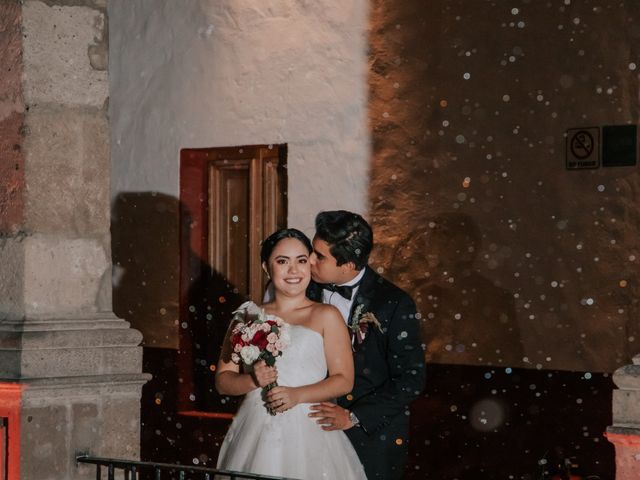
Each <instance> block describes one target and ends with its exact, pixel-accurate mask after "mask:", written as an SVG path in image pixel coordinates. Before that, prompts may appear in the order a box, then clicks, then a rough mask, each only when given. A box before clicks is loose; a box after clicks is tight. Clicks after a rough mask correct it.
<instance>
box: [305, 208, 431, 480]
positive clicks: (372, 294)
mask: <svg viewBox="0 0 640 480" xmlns="http://www.w3.org/2000/svg"><path fill="white" fill-rule="evenodd" d="M372 247H373V233H372V230H371V227H370V226H369V224H368V223H367V222H366V221H365V220H364V218H362V217H361V216H360V215H358V214H356V213H352V212H347V211H344V210H338V211H327V212H321V213H319V214H318V216H317V217H316V235H315V237H314V239H313V249H314V253H315V257H316V258H314V259H313V260H312V262H311V276H312V278H313V282H312V283H311V284H310V286H309V289H308V291H307V293H308V296H309V298H311V299H312V300H315V301H319V302H323V303H330V304H332V305H335V306H336V307H337V308H338V309H339V310H340V312H341V313H342V315H343V317H344V318H345V320H346V322H347V326H348V327H349V329H350V332H351V334H352V342H353V343H352V344H353V350H354V353H353V360H354V365H355V382H354V386H353V391H352V392H351V393H349V394H348V395H346V396H344V397H341V398H339V399H338V404H337V405H335V404H333V403H329V402H323V403H321V404H317V405H313V406H312V407H311V409H312V411H313V413H311V414H310V416H312V417H315V418H317V422H318V423H319V424H320V425H323V427H322V428H323V429H324V430H344V431H345V433H346V434H347V436H348V437H349V439H350V440H351V443H352V444H353V446H354V447H355V449H356V452H357V453H358V456H359V457H360V460H361V461H362V464H363V465H364V468H365V471H366V474H367V478H368V479H369V480H372V479H385V480H386V479H400V478H402V475H403V472H404V466H405V463H406V460H407V453H408V435H409V404H410V403H411V401H412V400H413V399H414V398H416V397H417V396H418V395H419V394H420V392H421V391H422V389H423V387H424V378H425V366H424V352H423V349H422V347H421V343H422V342H421V340H420V334H419V332H420V330H419V326H418V319H417V318H416V308H415V305H414V303H413V301H412V300H411V298H410V297H409V296H408V295H407V294H406V293H405V292H404V291H402V290H401V289H400V288H398V287H396V286H395V285H393V284H392V283H390V282H389V281H387V280H385V279H384V278H382V277H381V276H380V275H378V274H377V273H376V272H374V271H373V270H372V269H371V268H370V267H369V266H368V265H367V262H368V259H369V253H370V252H371V249H372Z"/></svg>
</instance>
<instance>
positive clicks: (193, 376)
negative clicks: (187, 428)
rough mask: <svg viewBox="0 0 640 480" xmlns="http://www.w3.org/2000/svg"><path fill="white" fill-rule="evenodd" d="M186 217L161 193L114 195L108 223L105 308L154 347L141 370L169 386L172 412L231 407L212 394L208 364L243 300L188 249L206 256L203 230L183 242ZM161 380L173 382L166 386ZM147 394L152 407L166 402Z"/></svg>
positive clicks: (189, 225) (172, 199)
mask: <svg viewBox="0 0 640 480" xmlns="http://www.w3.org/2000/svg"><path fill="white" fill-rule="evenodd" d="M181 208H182V211H181ZM190 218H191V217H190V215H189V212H188V211H186V209H185V208H184V207H181V206H180V203H179V201H178V199H176V198H175V197H172V196H169V195H164V194H159V193H154V192H133V193H123V194H120V195H118V197H117V198H116V200H115V203H114V207H113V215H112V226H111V230H112V239H113V241H112V245H113V265H114V280H113V308H114V312H115V313H116V315H118V316H120V317H122V318H124V319H125V320H127V321H129V322H130V323H131V325H132V327H134V328H136V329H138V330H140V331H141V332H142V334H143V338H144V339H143V346H144V347H145V348H154V349H160V350H159V351H158V352H154V354H153V358H155V359H157V360H158V362H157V363H158V364H157V365H155V364H149V363H146V367H147V368H150V369H151V372H150V373H152V374H153V375H154V379H158V378H166V379H167V381H166V382H164V383H165V384H166V385H165V386H166V388H168V389H169V390H171V389H176V388H177V391H176V392H175V395H174V396H176V397H177V398H176V400H175V401H176V408H177V409H179V410H197V411H227V410H229V409H232V410H233V409H234V408H235V407H234V405H233V402H228V401H227V400H226V399H224V398H220V397H219V396H218V395H217V393H216V391H215V387H214V366H215V364H216V362H217V359H218V355H219V352H220V347H221V344H222V341H223V338H224V334H225V332H226V329H227V326H228V324H229V321H230V319H231V312H232V311H233V310H234V309H235V308H236V307H237V306H238V305H239V304H240V303H241V302H242V301H243V300H244V299H243V297H242V296H241V295H239V294H238V293H237V289H236V288H235V287H234V286H233V285H232V284H230V283H229V282H228V281H227V280H226V279H225V278H224V277H223V276H222V275H221V274H219V273H218V272H217V271H215V270H214V269H213V268H212V267H211V265H210V264H209V263H208V262H207V261H206V260H205V259H203V258H201V256H200V255H199V254H198V253H196V252H195V251H194V250H193V249H192V248H191V245H194V244H197V245H200V244H204V245H205V251H206V237H205V236H204V235H206V229H196V231H197V232H198V235H200V232H203V231H204V232H205V233H203V234H202V238H195V239H192V238H190V232H191V230H192V222H191V220H190ZM181 237H182V240H181ZM192 240H193V241H192ZM181 247H182V251H183V254H182V255H181ZM181 265H182V268H181ZM181 272H182V273H181ZM181 275H182V276H181ZM181 292H182V293H181ZM181 295H182V301H181V298H180V297H181ZM161 352H164V353H163V354H161ZM145 355H146V354H145ZM146 356H147V357H148V355H146ZM174 370H175V371H174ZM169 379H174V380H172V381H176V382H177V385H173V386H169V385H168V383H170V381H169ZM145 390H148V389H145ZM154 394H155V395H157V398H156V403H158V402H163V401H168V400H169V399H168V398H166V396H165V395H164V394H158V392H155V393H154Z"/></svg>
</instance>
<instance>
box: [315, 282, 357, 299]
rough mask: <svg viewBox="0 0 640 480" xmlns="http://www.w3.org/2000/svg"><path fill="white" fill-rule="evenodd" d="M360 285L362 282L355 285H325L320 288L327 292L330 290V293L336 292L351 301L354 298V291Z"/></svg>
mask: <svg viewBox="0 0 640 480" xmlns="http://www.w3.org/2000/svg"><path fill="white" fill-rule="evenodd" d="M358 285H360V282H358V283H356V284H355V285H335V284H333V283H323V284H321V285H320V286H321V287H322V288H324V289H325V290H329V291H330V292H336V293H337V294H338V295H340V296H341V297H344V298H346V299H347V300H351V297H352V296H353V289H354V288H356V287H357V286H358Z"/></svg>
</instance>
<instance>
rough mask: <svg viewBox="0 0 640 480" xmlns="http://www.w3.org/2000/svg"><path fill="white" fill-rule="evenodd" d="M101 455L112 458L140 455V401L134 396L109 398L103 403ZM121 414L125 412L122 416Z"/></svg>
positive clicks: (136, 456)
mask: <svg viewBox="0 0 640 480" xmlns="http://www.w3.org/2000/svg"><path fill="white" fill-rule="evenodd" d="M102 408H103V418H105V419H108V421H105V422H104V423H103V429H102V439H103V443H102V453H103V454H104V455H107V456H112V457H114V458H129V459H134V458H138V457H139V455H140V444H139V440H138V439H139V435H140V399H139V397H136V396H126V397H124V396H123V397H115V396H114V397H109V398H107V399H106V401H105V402H104V403H103V406H102ZM122 412H127V414H126V415H123V414H122Z"/></svg>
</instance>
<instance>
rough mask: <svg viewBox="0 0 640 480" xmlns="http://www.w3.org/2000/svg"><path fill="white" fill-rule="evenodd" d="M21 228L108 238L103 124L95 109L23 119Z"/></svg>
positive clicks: (44, 112) (42, 112)
mask: <svg viewBox="0 0 640 480" xmlns="http://www.w3.org/2000/svg"><path fill="white" fill-rule="evenodd" d="M26 124H27V138H26V140H25V149H26V173H25V180H26V183H27V186H28V191H27V195H26V205H25V209H26V212H25V217H26V218H25V222H26V225H27V228H28V229H29V230H30V231H32V232H38V233H68V234H72V235H74V236H87V235H108V234H109V208H110V206H109V195H110V194H109V181H108V179H109V176H110V169H109V124H108V119H107V117H106V115H105V113H104V111H101V110H97V109H62V108H61V109H58V108H36V107H33V108H31V109H30V111H29V113H28V114H27V116H26Z"/></svg>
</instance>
